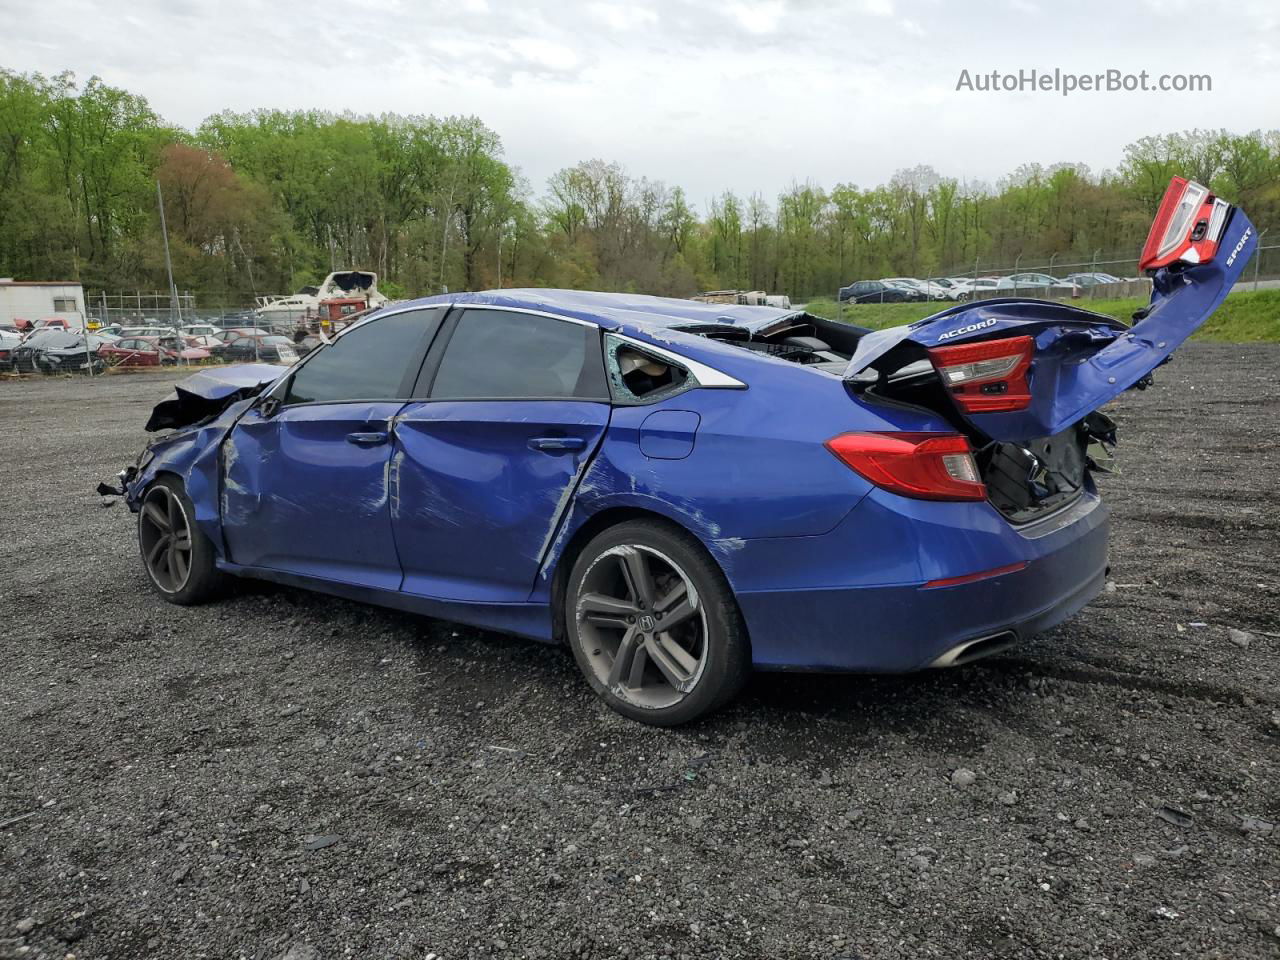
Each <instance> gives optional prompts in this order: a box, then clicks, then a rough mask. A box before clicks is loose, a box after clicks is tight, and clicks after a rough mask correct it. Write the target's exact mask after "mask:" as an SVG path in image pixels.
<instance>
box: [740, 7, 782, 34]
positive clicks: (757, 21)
mask: <svg viewBox="0 0 1280 960" xmlns="http://www.w3.org/2000/svg"><path fill="white" fill-rule="evenodd" d="M725 10H726V11H727V12H728V13H729V15H730V16H732V17H733V18H734V19H735V20H737V21H738V24H739V25H740V26H741V27H742V29H744V30H746V31H747V32H748V33H754V34H768V33H773V32H774V31H775V30H777V29H778V24H779V22H780V21H781V20H782V15H783V14H784V13H786V11H787V7H786V4H784V3H783V2H782V0H750V2H737V3H730V4H728V5H727V6H726V7H725Z"/></svg>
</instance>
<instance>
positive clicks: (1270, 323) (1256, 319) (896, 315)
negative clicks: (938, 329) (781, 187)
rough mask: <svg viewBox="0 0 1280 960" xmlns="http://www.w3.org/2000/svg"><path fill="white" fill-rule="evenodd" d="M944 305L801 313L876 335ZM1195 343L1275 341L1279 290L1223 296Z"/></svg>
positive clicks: (812, 308) (815, 305) (1129, 306)
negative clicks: (876, 331) (865, 330)
mask: <svg viewBox="0 0 1280 960" xmlns="http://www.w3.org/2000/svg"><path fill="white" fill-rule="evenodd" d="M1071 302H1072V303H1073V304H1074V305H1076V306H1079V307H1082V308H1084V309H1085V310H1092V311H1094V312H1095V313H1104V314H1106V315H1107V316H1109V317H1115V318H1116V319H1117V320H1123V321H1124V322H1125V323H1132V322H1133V314H1134V311H1136V310H1138V309H1139V308H1140V307H1143V306H1145V305H1146V301H1145V300H1139V299H1137V298H1136V297H1135V298H1133V299H1128V300H1089V299H1085V298H1082V299H1080V300H1074V301H1071ZM948 306H950V304H947V303H858V304H854V305H852V306H850V305H849V304H845V305H844V306H843V307H842V308H841V309H840V310H837V308H836V302H835V301H834V300H833V299H831V298H830V297H820V298H818V299H816V300H810V301H809V304H808V306H807V307H806V309H807V310H808V311H809V312H810V313H813V314H816V315H817V316H820V317H826V318H827V319H830V320H835V319H837V317H839V319H842V320H844V321H846V322H848V323H856V324H859V325H860V326H864V327H871V328H872V329H873V330H881V329H883V328H885V327H897V326H900V325H902V324H904V323H912V322H914V321H916V320H922V319H924V318H925V317H928V316H931V315H933V314H935V313H938V312H939V311H941V310H945V309H947V307H948ZM1192 339H1195V340H1213V341H1219V342H1225V343H1256V342H1260V341H1280V290H1258V291H1257V292H1253V291H1243V290H1242V291H1238V292H1236V293H1232V294H1228V296H1227V299H1226V300H1224V301H1223V303H1222V306H1220V307H1218V309H1217V310H1216V311H1214V314H1213V316H1211V317H1210V318H1209V319H1208V321H1207V322H1206V323H1205V325H1204V326H1203V327H1201V328H1200V329H1199V330H1198V331H1196V334H1195V336H1194V337H1193V338H1192Z"/></svg>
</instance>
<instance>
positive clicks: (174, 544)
mask: <svg viewBox="0 0 1280 960" xmlns="http://www.w3.org/2000/svg"><path fill="white" fill-rule="evenodd" d="M138 542H139V543H140V544H141V546H142V562H143V563H144V564H145V565H146V568H147V573H149V574H150V575H151V579H152V580H154V581H155V583H156V586H158V587H159V588H160V589H161V590H163V591H165V592H166V593H177V592H178V591H179V590H181V589H182V588H183V587H185V586H186V585H187V580H188V579H190V577H191V525H190V523H189V521H188V520H187V511H186V510H185V509H184V508H183V506H182V503H181V501H180V500H179V499H178V495H177V494H176V493H174V492H173V490H171V489H169V487H167V486H165V485H164V484H162V483H161V484H156V486H154V487H152V488H151V490H150V491H149V492H148V493H147V495H146V497H145V498H144V499H143V501H142V511H141V514H140V515H139V518H138Z"/></svg>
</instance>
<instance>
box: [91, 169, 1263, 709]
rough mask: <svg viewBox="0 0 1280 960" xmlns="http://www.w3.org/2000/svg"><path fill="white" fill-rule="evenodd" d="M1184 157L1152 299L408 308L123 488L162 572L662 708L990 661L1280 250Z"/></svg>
mask: <svg viewBox="0 0 1280 960" xmlns="http://www.w3.org/2000/svg"><path fill="white" fill-rule="evenodd" d="M1255 245H1256V237H1255V235H1254V230H1253V227H1252V226H1251V225H1250V223H1249V221H1248V219H1247V218H1246V217H1245V215H1244V214H1243V212H1241V211H1239V210H1235V209H1234V208H1232V207H1230V206H1228V205H1227V204H1226V203H1225V202H1223V201H1222V200H1219V199H1217V198H1215V197H1213V196H1212V195H1211V194H1210V193H1209V192H1208V191H1207V190H1206V189H1205V188H1203V187H1200V186H1199V185H1197V184H1194V183H1188V182H1186V181H1183V180H1175V181H1174V182H1173V184H1172V185H1171V187H1170V191H1169V193H1168V195H1167V196H1166V199H1165V201H1164V203H1163V204H1162V206H1161V208H1160V211H1159V215H1158V216H1157V219H1156V221H1155V224H1154V225H1153V227H1152V231H1151V235H1150V238H1149V239H1148V241H1147V245H1146V247H1145V248H1144V250H1143V256H1142V265H1143V269H1144V270H1146V271H1148V272H1149V273H1151V274H1152V276H1153V293H1152V298H1151V303H1150V305H1149V306H1148V307H1147V308H1145V309H1144V310H1143V311H1141V312H1140V315H1139V316H1140V318H1139V319H1138V320H1137V322H1136V323H1135V324H1134V325H1133V326H1132V327H1130V326H1128V325H1126V324H1124V323H1121V322H1119V321H1117V320H1114V319H1112V318H1111V317H1107V316H1103V315H1100V314H1095V313H1091V312H1089V311H1086V310H1082V309H1079V308H1077V307H1073V306H1069V305H1065V304H1059V303H1053V302H1048V301H1039V300H1028V299H1018V298H1007V299H998V300H987V301H984V302H981V303H976V304H964V305H958V306H955V307H952V308H950V309H947V310H944V311H943V312H941V313H938V314H935V315H934V316H932V317H930V318H927V319H925V320H922V321H919V322H916V323H913V324H910V325H907V326H902V327H895V328H890V329H885V330H879V331H875V332H872V331H868V330H864V329H862V328H859V327H854V326H850V325H846V324H841V323H837V322H834V321H829V320H825V319H822V318H819V317H816V316H812V315H809V314H807V313H804V312H801V311H793V310H780V309H774V308H769V307H759V306H735V305H723V304H701V303H694V302H692V301H684V300H671V299H661V298H656V297H645V296H636V295H629V294H604V293H584V292H575V291H564V290H502V291H495V292H489V293H464V294H456V295H443V296H437V297H431V298H427V299H424V300H419V301H416V302H411V303H407V304H399V305H396V306H394V307H390V308H384V309H381V310H379V311H376V312H375V313H373V314H372V315H371V316H369V317H368V318H366V319H365V320H363V321H362V322H360V323H357V324H355V325H353V326H352V327H350V328H348V329H346V330H344V331H343V332H342V333H341V334H339V335H338V336H337V337H336V338H335V340H334V341H333V342H332V343H330V344H327V345H325V346H322V347H320V348H319V349H316V350H314V351H313V352H312V353H311V354H309V355H308V356H307V357H306V358H305V359H303V360H302V361H301V362H299V363H298V364H297V365H295V366H294V367H292V368H288V369H286V368H281V367H276V366H270V365H249V366H243V367H235V368H226V369H218V370H208V371H204V372H201V373H199V374H196V375H195V376H193V377H191V378H190V379H188V380H187V381H185V382H184V383H182V384H179V386H178V388H177V395H176V397H175V398H173V399H171V400H168V401H165V402H164V403H162V404H160V405H159V406H158V407H156V409H155V411H154V412H153V414H152V416H151V419H150V421H149V422H148V424H147V429H148V430H159V429H166V428H173V429H174V432H172V433H169V434H167V435H164V436H161V437H159V438H158V439H156V440H154V441H153V442H152V443H151V444H150V445H149V446H148V447H147V449H146V450H145V451H144V453H143V454H142V455H141V457H140V458H139V460H138V462H137V463H136V465H134V466H132V467H129V468H127V469H126V470H125V471H124V472H123V473H122V474H121V480H120V485H119V486H116V487H111V486H107V485H103V486H101V487H100V488H99V490H100V491H102V492H104V493H116V494H120V495H123V496H124V497H125V498H126V499H127V502H128V504H129V506H130V508H131V509H132V510H133V511H134V512H136V513H137V516H138V522H137V533H138V542H139V547H140V551H141V555H142V561H143V566H144V569H145V571H146V575H147V578H148V580H149V581H150V583H151V585H152V587H153V588H154V589H155V591H156V592H157V593H159V595H160V596H162V597H163V598H165V599H166V600H168V601H170V602H173V603H178V604H193V603H198V602H200V601H204V600H208V599H210V598H213V597H215V596H217V595H218V594H219V593H220V592H221V591H222V590H223V589H224V587H225V586H226V585H227V582H228V580H229V578H230V577H233V576H246V577H257V578H262V579H266V580H272V581H277V582H280V583H285V584H292V585H295V586H300V587H306V588H310V589H314V590H319V591H323V592H326V593H330V594H335V595H338V596H342V597H347V598H350V599H355V600H362V601H369V602H373V603H380V604H385V605H387V606H390V607H395V608H399V609H403V610H408V611H415V612H418V613H424V614H429V615H432V616H438V617H443V618H447V619H450V620H455V621H460V622H464V623H468V624H474V625H476V626H479V627H484V628H488V629H493V630H502V631H508V632H511V633H516V634H521V635H525V636H529V637H533V638H536V639H539V640H544V641H563V642H566V643H567V644H568V646H569V647H570V648H571V649H572V652H573V655H574V657H575V658H576V660H577V662H578V665H579V666H580V667H581V670H582V673H583V674H584V676H585V677H586V680H587V683H588V684H589V685H590V686H591V687H592V688H593V689H594V690H595V691H596V692H597V693H598V694H599V695H600V696H601V697H602V698H603V699H604V700H605V701H606V702H607V703H608V705H609V706H610V707H612V708H613V709H615V710H617V711H618V712H620V713H622V714H624V715H626V716H628V717H631V718H634V719H636V720H640V721H644V722H647V723H653V724H661V725H670V724H676V723H681V722H685V721H688V720H692V719H693V718H695V717H698V716H700V715H702V714H705V713H707V712H708V711H710V710H712V709H714V708H716V707H717V706H719V705H721V704H723V703H725V702H726V701H727V700H728V699H729V698H731V697H732V696H733V695H734V694H735V693H736V692H737V691H738V690H739V689H740V687H741V685H742V684H743V682H744V680H745V678H746V677H747V675H748V673H749V671H750V670H751V669H753V668H754V669H759V670H839V671H880V672H883V671H911V670H918V669H922V668H926V667H950V666H956V665H959V664H966V663H970V662H972V661H974V660H977V659H979V658H982V657H986V656H990V655H992V654H995V653H998V652H999V651H1002V650H1005V649H1007V648H1009V647H1010V646H1011V645H1013V644H1014V643H1016V642H1018V641H1020V640H1023V639H1025V638H1026V637H1028V636H1030V635H1032V634H1035V633H1038V632H1040V631H1042V630H1044V629H1046V628H1047V627H1050V626H1053V625H1054V624H1057V623H1060V622H1061V621H1063V620H1064V619H1066V618H1067V617H1069V616H1071V615H1073V614H1074V613H1075V612H1076V611H1078V610H1079V609H1080V608H1081V607H1083V606H1084V605H1085V604H1086V603H1088V602H1089V600H1090V599H1091V598H1092V597H1094V596H1095V595H1096V594H1097V593H1098V592H1099V591H1100V590H1101V589H1102V587H1103V585H1104V582H1105V576H1106V573H1107V569H1108V567H1107V535H1108V510H1107V507H1106V506H1105V505H1104V504H1103V502H1102V500H1101V499H1100V497H1099V493H1098V489H1097V487H1096V486H1095V483H1094V477H1093V474H1094V471H1095V469H1096V468H1097V460H1098V459H1101V458H1097V459H1095V457H1096V455H1097V453H1098V450H1099V449H1100V448H1102V447H1109V446H1110V445H1111V444H1113V443H1114V442H1115V439H1116V438H1115V427H1114V424H1113V423H1112V421H1111V420H1110V419H1108V417H1107V416H1106V415H1105V414H1103V413H1101V412H1100V410H1099V408H1100V407H1102V406H1103V405H1104V404H1106V403H1108V402H1110V401H1111V400H1113V399H1114V398H1116V397H1117V396H1119V395H1120V394H1121V393H1122V392H1124V391H1125V390H1127V389H1129V388H1131V387H1142V386H1146V385H1147V384H1148V383H1149V382H1150V379H1151V374H1152V371H1153V370H1155V369H1156V368H1157V367H1159V366H1160V365H1161V364H1162V363H1164V362H1165V361H1167V360H1168V359H1169V357H1170V355H1171V354H1172V353H1173V351H1174V350H1175V349H1176V348H1177V347H1178V346H1179V345H1180V344H1181V343H1182V342H1183V341H1185V340H1186V339H1187V338H1188V337H1189V336H1190V335H1191V334H1192V333H1193V332H1194V331H1195V330H1196V328H1197V327H1199V326H1200V325H1201V324H1202V323H1204V321H1205V320H1206V319H1207V318H1208V317H1209V315H1210V314H1211V313H1212V312H1213V311H1214V309H1215V308H1216V307H1217V306H1218V304H1219V303H1221V301H1222V299H1223V297H1224V296H1226V294H1227V292H1228V290H1230V288H1231V286H1232V284H1233V283H1234V282H1235V280H1236V278H1237V277H1238V276H1239V275H1240V272H1241V270H1242V269H1243V268H1244V264H1245V262H1246V261H1247V260H1248V259H1249V257H1250V256H1251V254H1252V253H1253V249H1254V247H1255Z"/></svg>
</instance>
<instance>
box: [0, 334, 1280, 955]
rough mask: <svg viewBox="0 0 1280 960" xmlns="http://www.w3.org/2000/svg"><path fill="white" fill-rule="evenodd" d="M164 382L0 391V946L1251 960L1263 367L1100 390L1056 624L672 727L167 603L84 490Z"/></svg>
mask: <svg viewBox="0 0 1280 960" xmlns="http://www.w3.org/2000/svg"><path fill="white" fill-rule="evenodd" d="M172 379H173V378H171V377H168V376H142V375H138V376H131V377H113V378H105V379H102V378H100V379H98V380H95V381H92V382H89V381H85V380H83V379H78V380H43V381H23V382H13V381H9V382H0V483H2V485H3V491H4V493H3V497H2V498H0V518H3V519H2V520H0V558H3V566H2V567H0V597H2V599H0V616H2V617H3V624H4V626H3V630H2V631H0V656H2V657H3V663H4V667H5V670H4V674H3V679H2V680H0V957H19V956H24V957H56V958H65V957H67V956H68V955H74V956H75V957H77V958H89V957H112V958H135V957H175V958H195V957H227V958H238V957H252V958H264V960H275V958H280V957H288V958H289V960H327V958H337V957H360V958H366V957H367V958H392V957H414V958H425V957H429V956H431V955H432V954H436V955H438V956H439V957H441V958H443V960H454V958H462V957H490V956H502V957H548V958H559V957H583V958H588V957H589V958H605V957H630V958H643V957H664V956H675V957H699V958H700V957H761V958H765V957H768V958H811V957H812V958H837V957H844V958H853V957H857V958H866V960H871V958H891V957H892V958H898V957H901V958H921V957H975V958H991V957H1046V958H1047V957H1081V958H1084V957H1088V958H1097V957H1108V958H1122V957H1123V958H1128V957H1151V958H1157V957H1159V958H1164V957H1175V956H1177V957H1221V958H1243V957H1276V956H1280V829H1277V828H1274V827H1273V823H1276V822H1280V687H1278V685H1277V680H1278V679H1280V673H1278V670H1277V668H1278V667H1280V578H1278V577H1277V561H1278V560H1280V493H1278V492H1277V491H1278V489H1280V440H1278V437H1280V431H1278V430H1277V422H1278V420H1280V346H1278V345H1250V346H1231V345H1193V346H1191V347H1188V348H1186V349H1184V350H1183V351H1181V352H1180V354H1179V356H1178V357H1177V358H1176V360H1175V362H1174V363H1173V364H1172V365H1171V366H1169V367H1166V368H1165V369H1164V370H1162V371H1160V372H1159V373H1158V374H1157V382H1156V386H1155V387H1154V388H1153V389H1151V390H1148V391H1146V392H1144V393H1133V394H1130V395H1128V396H1126V397H1124V398H1122V400H1121V401H1120V402H1119V403H1117V404H1116V405H1115V407H1114V410H1113V413H1114V414H1115V415H1116V417H1117V419H1118V420H1119V422H1120V426H1121V433H1122V441H1123V442H1122V446H1121V451H1120V453H1121V458H1122V461H1123V464H1124V469H1125V473H1124V475H1123V476H1113V477H1109V478H1105V479H1104V480H1103V487H1104V492H1105V494H1106V496H1107V497H1108V499H1109V501H1110V503H1111V505H1112V507H1113V509H1114V526H1113V560H1112V563H1113V581H1112V584H1111V587H1110V588H1109V591H1108V592H1107V593H1106V594H1104V595H1103V596H1101V597H1100V598H1099V599H1098V600H1097V601H1095V602H1094V603H1093V604H1091V605H1090V606H1089V607H1088V608H1087V609H1086V610H1085V611H1084V612H1083V613H1082V614H1081V615H1079V616H1078V617H1077V618H1075V619H1074V620H1073V621H1072V622H1070V623H1068V624H1067V625H1065V626H1063V627H1060V628H1058V629H1056V630H1054V631H1052V632H1051V633H1049V634H1046V635H1045V636H1043V637H1041V638H1039V639H1037V640H1036V641H1033V642H1032V643H1029V644H1027V645H1026V646H1024V647H1022V648H1020V649H1018V650H1016V651H1014V652H1012V653H1010V654H1008V655H1005V656H1002V657H999V658H996V659H992V660H989V661H986V662H984V663H982V664H979V665H975V666H972V667H968V668H963V669H959V670H954V671H949V672H937V673H931V674H922V675H917V676H911V677H893V678H869V677H793V676H786V677H783V676H763V677H758V678H757V679H756V680H755V681H753V683H752V685H751V686H750V688H749V689H748V691H747V694H746V695H745V696H744V697H743V698H742V699H741V700H740V701H739V702H738V703H737V704H735V705H734V706H733V707H731V708H730V709H729V710H727V711H726V712H724V713H722V714H720V715H718V716H716V717H715V718H714V719H712V720H710V721H708V722H705V723H703V724H701V725H698V726H696V727H693V728H688V729H683V730H676V731H664V730H654V729H648V728H645V727H641V726H638V725H635V724H633V723H630V722H628V721H625V720H623V719H621V718H619V717H617V716H615V715H613V714H612V713H610V712H608V711H607V710H606V709H605V708H604V707H603V706H602V705H600V704H599V703H598V702H597V701H596V700H595V699H594V698H592V697H591V696H590V694H589V693H588V691H587V688H586V686H585V684H584V683H583V682H582V681H581V680H580V678H579V676H578V675H577V673H576V668H575V666H574V663H573V659H572V657H571V656H570V655H569V654H568V653H567V651H564V650H561V649H556V648H549V647H542V646H538V645H535V644H529V643H525V642H522V641H519V640H516V639H513V638H510V637H504V636H500V635H495V634H486V633H480V632H478V631H475V630H471V629H468V628H464V627H456V626H453V625H451V624H447V623H441V622H436V621H430V620H425V619H419V618H414V617H411V616H407V615H400V614H396V613H391V612H386V611H382V610H378V609H372V608H367V607H362V606H358V605H355V604H351V603H346V602H342V601H338V600H333V599H327V598H324V597H319V596H315V595H310V594H306V593H303V592H299V591H295V590H290V589H285V588H278V587H270V586H265V585H255V586H251V587H248V588H246V589H245V590H244V591H243V592H241V593H240V594H239V595H237V596H236V597H234V598H233V599H230V600H228V601H225V602H223V603H220V604H217V605H214V606H208V607H202V608H194V609H180V608H177V607H172V606H169V605H166V604H165V603H163V602H162V601H160V600H159V599H158V598H157V597H155V596H154V595H153V594H152V593H151V591H150V590H149V589H148V588H147V585H146V583H145V582H144V579H143V574H142V572H141V569H140V567H139V564H138V560H137V555H136V546H135V542H134V529H133V517H132V515H131V514H129V513H128V511H127V509H126V508H125V507H124V506H123V505H121V504H116V505H115V506H113V507H111V508H109V509H108V508H103V507H101V506H100V505H99V498H98V497H97V496H96V495H95V494H94V493H93V492H92V488H93V485H94V484H95V483H96V482H97V481H98V480H99V479H104V478H107V477H110V476H112V475H113V474H114V473H115V472H116V471H117V470H118V469H119V468H120V467H121V466H122V465H123V464H124V463H126V462H129V461H131V460H132V458H133V456H134V454H135V453H136V452H137V450H138V449H139V448H140V446H141V444H142V443H143V441H144V438H145V435H144V434H143V433H142V429H141V428H142V423H143V421H144V420H145V419H146V416H147V413H148V412H149V410H150V408H151V406H152V404H153V403H154V402H156V401H157V400H159V399H161V398H163V397H164V396H165V395H166V394H167V393H168V390H169V385H170V383H171V382H172ZM1233 630H1235V631H1244V633H1240V632H1235V633H1233V632H1232V631H1233ZM26 814H34V815H32V816H29V817H27V818H26V819H23V820H20V821H17V822H10V821H11V818H17V817H22V816H23V815H26Z"/></svg>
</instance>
